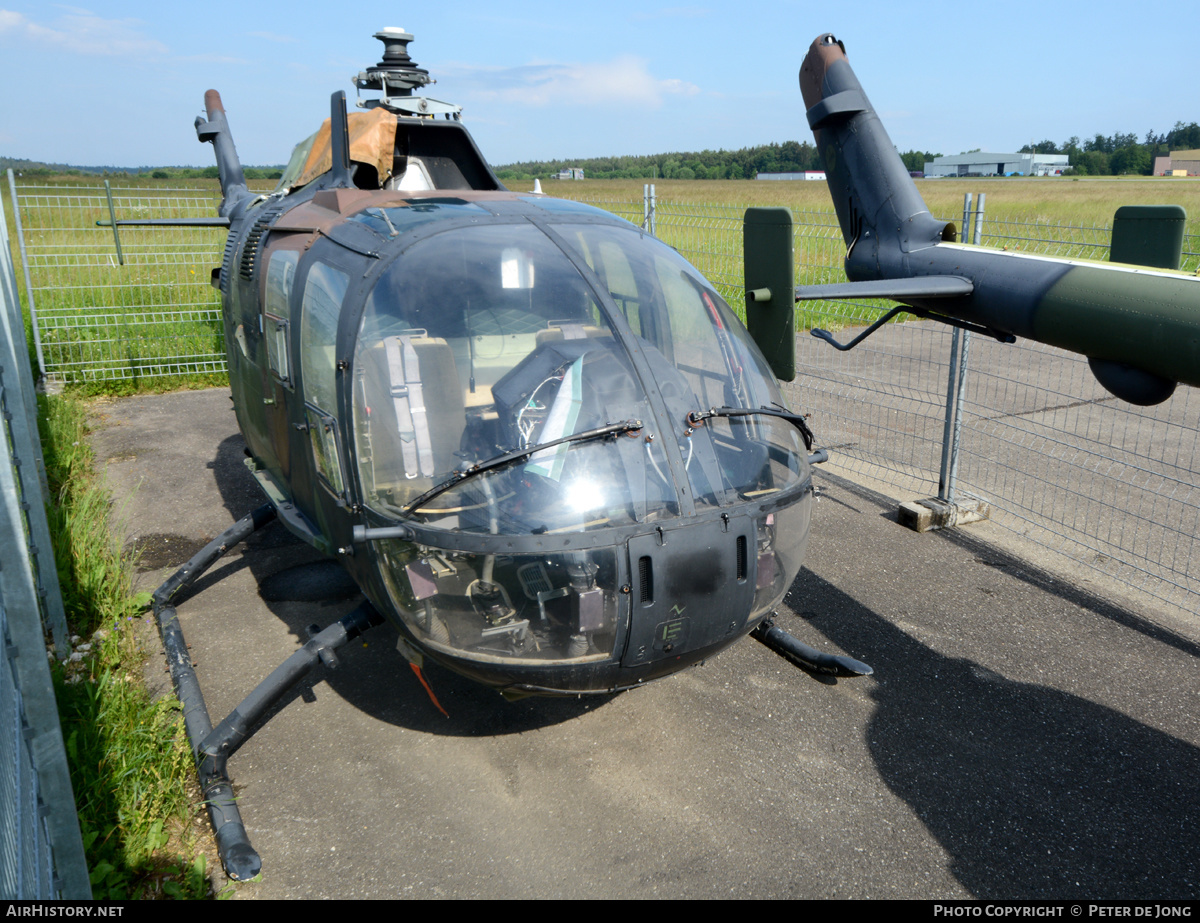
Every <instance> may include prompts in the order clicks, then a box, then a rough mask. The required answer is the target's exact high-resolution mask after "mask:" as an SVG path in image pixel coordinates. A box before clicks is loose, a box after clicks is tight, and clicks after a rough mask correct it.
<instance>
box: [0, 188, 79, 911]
mask: <svg viewBox="0 0 1200 923" xmlns="http://www.w3.org/2000/svg"><path fill="white" fill-rule="evenodd" d="M32 392H33V376H32V374H31V372H30V368H29V358H28V354H27V352H26V348H25V328H24V325H23V323H22V320H21V309H20V305H19V304H18V302H17V287H16V280H15V279H14V274H13V270H12V263H11V260H10V258H9V247H8V232H7V225H6V223H5V219H4V214H3V209H0V899H4V900H13V899H47V898H54V897H60V896H61V897H70V898H76V899H81V898H90V897H91V890H90V887H89V885H88V873H87V865H86V862H85V860H84V855H83V841H82V839H81V838H80V834H79V820H78V817H77V816H76V813H75V803H74V799H73V797H72V792H71V780H70V774H69V771H68V769H67V760H66V752H65V751H64V749H63V739H62V731H61V728H60V725H59V721H58V711H57V708H56V706H55V699H54V689H53V686H52V684H51V679H50V672H49V669H48V667H47V664H46V645H45V640H44V638H45V634H52V635H53V636H54V638H55V641H56V647H57V649H58V650H59V651H60V652H63V653H66V652H67V651H68V647H67V644H68V639H67V637H66V621H65V619H64V616H63V604H62V598H61V596H60V594H59V586H58V577H57V572H56V570H55V567H54V559H53V552H52V550H51V547H50V536H49V529H48V525H47V522H46V515H45V501H44V489H43V486H42V481H43V479H44V478H45V470H44V467H43V465H42V456H41V446H40V443H39V441H38V435H37V416H36V404H35V402H34V400H33V393H32Z"/></svg>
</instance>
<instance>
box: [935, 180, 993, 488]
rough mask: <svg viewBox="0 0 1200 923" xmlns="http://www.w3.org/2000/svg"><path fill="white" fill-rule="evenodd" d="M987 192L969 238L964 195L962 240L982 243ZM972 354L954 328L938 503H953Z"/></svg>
mask: <svg viewBox="0 0 1200 923" xmlns="http://www.w3.org/2000/svg"><path fill="white" fill-rule="evenodd" d="M986 196H987V193H986V192H981V193H979V205H978V206H977V207H976V209H975V228H974V234H973V235H972V234H971V193H969V192H968V193H966V194H964V195H963V237H964V240H965V238H967V237H970V238H971V240H970V243H973V244H975V245H976V246H978V245H979V242H980V241H981V240H982V239H983V210H984V201H985V197H986ZM970 354H971V331H969V330H959V329H958V328H957V327H955V328H954V333H953V334H952V335H951V337H950V373H949V375H948V376H947V378H946V416H945V420H944V422H943V426H942V467H941V471H940V472H939V474H938V499H939V500H945V501H946V502H947V503H953V502H954V482H955V481H956V480H957V478H958V450H959V445H960V442H961V436H962V402H963V394H964V393H965V392H966V387H967V360H968V358H969V356H970Z"/></svg>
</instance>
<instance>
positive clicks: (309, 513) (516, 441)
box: [117, 28, 871, 880]
mask: <svg viewBox="0 0 1200 923" xmlns="http://www.w3.org/2000/svg"><path fill="white" fill-rule="evenodd" d="M375 38H377V39H379V40H380V41H382V42H383V44H384V54H383V59H382V61H380V62H379V63H377V64H376V65H374V66H372V67H369V68H367V69H366V70H364V71H363V72H361V73H360V74H358V76H357V77H356V78H355V81H354V82H355V85H356V87H357V89H358V91H359V93H360V97H359V108H361V109H362V110H363V111H361V112H354V113H348V112H347V106H346V95H345V93H344V92H341V91H339V92H337V93H334V94H333V96H332V98H331V106H330V110H331V111H330V118H329V120H328V121H326V122H325V124H324V125H323V126H322V128H321V129H319V130H318V131H317V132H316V133H314V134H313V135H312V136H311V137H309V138H308V139H307V140H305V141H304V142H301V144H299V145H298V146H297V147H296V149H295V151H294V153H293V155H292V158H291V160H290V162H289V164H288V167H287V169H286V170H285V171H284V173H283V177H282V179H281V180H280V183H279V186H278V187H277V189H276V190H275V191H274V192H273V193H271V194H269V195H260V194H255V193H253V192H251V191H250V190H249V189H248V188H247V185H246V182H245V178H244V174H243V170H242V167H241V164H240V162H239V160H238V157H237V152H236V148H235V146H234V143H233V138H232V134H231V131H230V128H229V124H228V120H227V118H226V116H225V112H224V108H223V105H222V102H221V98H220V95H219V94H218V93H217V92H216V91H215V90H209V91H208V92H207V93H206V94H205V109H206V116H205V117H200V118H197V120H196V132H197V136H198V138H199V140H200V141H202V142H209V143H211V144H212V145H213V147H214V151H215V156H216V160H217V165H218V171H219V177H220V183H221V190H222V196H223V199H222V202H221V204H220V207H219V210H218V215H219V217H218V218H215V219H211V220H207V219H205V220H201V221H195V220H190V221H189V222H188V223H190V224H193V225H195V224H207V225H211V226H218V227H223V228H227V229H228V237H227V241H226V245H225V249H224V255H223V258H222V263H221V265H220V267H219V268H217V269H215V270H214V271H213V284H214V286H216V287H217V288H218V289H219V290H220V292H221V298H222V306H223V307H222V315H223V332H224V343H225V351H226V355H227V359H228V369H229V379H230V386H231V391H232V397H233V402H234V407H235V410H236V414H237V421H238V425H239V428H240V429H241V432H242V434H243V436H244V438H245V442H246V450H245V451H246V456H247V458H246V463H247V466H248V468H249V469H250V470H251V472H252V473H253V475H254V477H255V479H256V480H257V482H258V484H259V485H260V486H261V488H262V490H263V492H264V494H265V495H266V496H267V498H268V500H269V502H268V503H267V504H265V505H264V506H263V507H261V508H259V509H258V510H255V511H254V512H252V513H251V514H249V515H248V516H246V517H245V518H244V519H242V520H241V521H240V522H238V523H237V524H235V525H234V526H233V527H231V528H230V529H229V530H227V531H226V532H225V533H223V534H222V535H220V536H218V537H217V538H216V539H214V540H213V541H212V542H211V543H210V544H209V545H208V546H207V547H206V548H205V549H203V550H201V551H200V552H199V553H198V554H197V555H196V556H195V557H193V559H192V560H191V561H189V562H188V563H187V564H185V565H184V566H183V567H182V568H180V570H179V571H178V572H176V573H175V574H174V575H173V576H172V577H171V578H170V579H168V580H167V581H166V582H165V583H164V584H163V585H162V586H161V587H160V588H159V589H158V590H157V591H156V592H155V593H154V594H153V599H154V611H155V614H156V617H157V619H158V623H159V627H160V631H161V634H162V636H163V641H164V648H165V650H166V653H167V659H168V664H169V667H170V669H171V672H172V676H173V678H174V681H175V685H176V689H177V691H178V693H179V696H180V699H181V700H182V701H183V705H184V714H185V723H186V725H187V731H188V735H189V739H190V740H191V742H192V746H193V750H194V752H195V754H196V759H197V764H198V768H199V775H200V779H201V786H202V789H203V791H204V796H205V801H206V804H207V806H208V809H209V813H210V817H211V820H212V823H213V827H214V829H215V831H216V836H217V843H218V849H219V851H220V854H221V860H222V863H223V865H224V866H225V869H226V871H227V873H228V874H229V875H230V877H232V878H235V879H241V880H245V879H249V878H252V877H254V876H255V875H256V874H257V873H258V871H259V870H260V868H261V860H260V858H259V856H258V854H257V853H256V852H255V851H254V849H253V848H252V846H251V845H250V843H249V840H248V838H247V836H246V832H245V829H244V826H243V825H242V823H241V819H240V814H239V812H238V808H237V804H236V799H235V797H234V795H233V789H232V783H231V782H230V779H229V775H228V772H227V761H228V759H229V757H230V756H231V755H232V754H233V753H234V752H235V751H236V750H237V748H238V747H239V746H240V745H241V744H242V743H243V742H244V741H245V740H246V738H247V737H248V736H249V735H250V733H251V731H252V728H253V726H254V725H255V723H256V722H257V721H259V720H260V719H261V718H264V717H265V716H266V714H267V712H268V710H269V709H270V707H271V705H272V704H273V703H275V702H276V701H278V700H279V699H280V698H281V697H282V696H283V695H284V694H285V693H286V692H287V690H289V689H290V688H291V687H292V686H293V685H294V684H295V683H296V682H297V681H298V680H299V679H300V678H301V677H302V676H303V675H304V674H305V673H306V672H307V671H308V670H309V669H311V668H312V667H313V666H315V665H316V664H317V663H323V664H325V665H326V666H328V667H333V666H336V664H337V656H336V654H335V651H336V650H337V649H338V648H340V647H341V646H342V645H343V644H345V643H346V642H347V641H348V640H349V639H350V638H353V637H356V636H357V635H359V634H361V633H362V632H364V631H367V630H369V629H371V628H372V627H374V626H376V625H379V624H382V623H384V622H387V623H390V624H391V625H392V627H393V628H394V629H395V631H396V632H397V634H398V636H399V640H398V642H397V647H398V649H399V650H400V652H401V654H403V655H404V657H405V658H406V659H407V660H408V662H409V664H410V665H411V667H412V669H413V671H414V672H415V673H416V674H417V676H418V678H419V679H420V681H421V683H422V684H423V685H424V686H425V688H426V691H427V692H428V693H429V695H430V698H431V699H432V700H433V703H434V704H435V705H437V707H438V708H440V707H441V706H440V704H438V703H437V699H436V696H435V695H434V692H433V690H432V689H431V688H430V686H429V684H428V682H427V681H426V679H425V676H424V674H423V672H422V671H423V666H424V664H425V661H426V658H429V659H431V660H433V661H436V662H437V663H439V664H441V665H443V666H445V667H447V668H449V669H451V670H453V671H456V672H458V673H460V674H463V675H465V676H467V677H469V678H470V679H473V680H476V681H478V682H480V683H483V684H485V685H488V686H492V687H495V688H497V689H498V690H500V691H501V692H502V693H503V694H505V695H506V696H508V697H522V696H526V695H583V694H611V693H615V692H618V691H621V690H626V689H631V688H635V687H638V686H640V685H643V684H645V683H646V682H649V681H651V680H654V679H657V678H661V677H665V676H668V675H670V674H673V673H676V672H678V671H680V670H682V669H685V668H687V667H691V666H694V665H697V664H699V663H701V662H703V661H704V660H705V659H706V658H709V657H711V656H713V655H714V654H716V653H718V652H719V651H721V650H722V649H723V648H725V647H727V646H729V645H731V644H733V643H735V642H736V641H738V640H739V639H740V638H742V637H744V636H745V635H747V634H752V635H753V636H754V637H755V638H756V639H758V640H759V641H761V642H762V643H764V644H766V645H767V646H768V647H770V648H771V649H772V650H775V651H776V652H777V653H779V654H780V655H781V656H784V657H785V658H787V659H788V660H790V661H791V662H793V663H794V664H796V665H797V666H800V667H802V668H804V669H807V670H811V671H816V672H823V673H827V674H834V675H842V676H854V675H866V674H870V673H871V668H870V667H869V666H867V665H866V664H864V663H862V662H860V661H857V660H855V659H853V658H851V657H848V656H844V655H836V654H829V653H825V652H821V651H818V650H816V649H814V648H811V647H809V646H808V645H805V644H803V643H802V642H800V641H799V640H798V639H796V638H794V637H792V636H791V635H790V634H788V633H786V632H784V631H783V630H782V629H780V628H779V627H778V626H776V625H774V624H773V621H772V618H771V616H772V614H773V612H774V610H775V608H776V607H777V606H778V605H779V603H780V601H781V600H782V598H783V596H784V594H785V593H786V592H787V590H788V588H789V587H790V586H791V584H792V582H793V581H794V579H795V578H796V575H797V573H798V572H799V569H800V566H801V563H802V561H803V559H804V554H805V548H806V545H807V541H808V536H809V526H810V520H811V515H812V506H813V502H814V489H813V478H812V465H814V464H816V463H819V462H820V461H823V460H824V459H825V458H827V457H828V456H827V453H826V452H824V451H823V450H816V451H814V450H813V434H812V432H811V430H810V429H809V427H808V424H807V422H806V420H805V418H804V416H803V415H801V414H798V413H794V412H792V411H791V410H789V409H788V408H787V406H786V404H785V402H784V398H783V396H782V395H781V393H780V390H779V386H778V381H777V379H779V378H783V379H788V380H790V379H791V378H794V376H795V368H794V366H795V359H794V343H795V338H794V332H793V330H794V327H793V320H792V312H793V311H794V297H793V289H794V273H793V267H792V261H793V252H792V236H791V224H790V221H791V219H790V214H789V213H788V212H787V210H786V209H766V210H762V211H763V212H765V213H766V214H763V215H759V216H757V218H756V217H755V216H748V218H747V235H748V239H751V238H753V239H754V240H756V241H757V240H760V239H761V240H774V241H775V243H774V244H773V245H771V246H764V247H758V246H754V247H748V248H747V249H748V250H756V251H758V250H763V251H769V252H770V253H772V254H774V256H773V257H772V258H770V259H769V260H768V261H767V262H769V263H770V265H769V266H757V265H756V266H754V267H748V270H747V278H748V281H751V282H753V284H752V285H750V286H749V287H750V289H751V291H750V293H749V295H748V303H749V306H748V313H749V315H750V318H749V319H750V325H751V329H753V330H755V331H756V332H755V334H754V335H753V336H752V335H751V334H750V332H749V331H748V330H747V328H746V327H744V326H743V325H742V323H741V322H740V321H739V320H738V318H737V316H736V314H735V313H734V312H733V311H732V310H731V309H730V308H729V306H728V305H727V304H726V303H725V301H724V300H723V299H722V298H721V296H720V295H719V294H718V292H717V291H716V289H715V288H714V287H713V286H712V285H711V283H709V282H708V281H707V280H706V279H705V278H704V277H703V276H702V275H701V274H700V273H699V272H698V271H697V270H696V269H695V268H694V267H692V266H691V265H690V264H689V263H688V262H687V261H686V260H684V259H683V258H682V257H681V256H680V255H679V254H678V253H677V252H676V251H675V250H673V249H672V248H671V247H669V246H667V245H665V244H663V243H662V242H661V241H659V240H657V239H656V238H654V237H653V236H652V235H650V234H649V233H647V232H646V231H645V230H644V229H642V228H639V227H638V226H636V225H633V224H631V223H630V222H628V221H625V220H623V219H621V218H618V217H616V216H614V215H612V214H610V213H607V212H603V211H601V210H599V209H596V208H593V207H591V206H587V205H583V204H580V203H576V202H571V201H565V200H560V199H555V198H551V197H548V196H545V195H542V194H537V193H517V192H511V191H509V190H507V189H505V188H504V187H503V185H502V184H501V182H500V181H499V179H497V177H496V176H495V174H494V173H493V172H492V170H491V168H490V167H489V166H488V164H487V162H486V161H485V159H484V158H483V155H482V154H481V153H480V152H479V149H478V148H477V147H476V145H475V142H474V141H473V139H472V138H471V136H470V134H469V133H468V132H467V130H466V128H465V127H464V125H463V124H462V121H461V117H460V116H461V109H460V107H457V106H455V105H452V104H449V103H445V102H442V101H439V100H435V99H431V98H427V97H421V96H416V95H414V92H413V91H414V90H416V89H418V88H420V87H423V86H425V85H427V84H428V83H430V82H431V78H430V76H429V74H428V71H426V70H424V69H422V68H420V67H418V66H417V65H416V64H415V62H413V60H412V58H411V57H410V56H409V54H408V51H407V47H408V44H409V42H411V41H412V40H413V36H412V34H411V33H408V32H405V31H404V30H403V29H398V28H388V29H384V30H381V31H380V32H378V33H376V34H375ZM363 90H366V91H371V92H375V91H377V92H379V93H380V94H381V95H380V96H379V97H378V98H368V99H363V98H362V97H361V92H362V91H363ZM779 212H782V213H783V215H784V216H786V220H785V221H777V220H776V219H777V218H779V215H778V213H779ZM117 223H118V224H172V223H179V222H172V221H170V220H166V221H162V220H159V221H153V220H129V221H119V222H117ZM755 235H758V236H755ZM754 279H758V281H756V282H755V281H754ZM763 280H767V281H769V282H770V284H769V285H768V284H767V282H765V281H763ZM759 343H761V344H763V346H764V347H765V349H766V350H767V351H768V352H770V353H771V355H772V360H771V362H768V360H767V359H766V358H765V357H764V353H763V351H762V350H761V349H760V348H759ZM275 519H278V520H279V521H280V522H282V524H283V525H284V526H285V527H286V528H287V529H288V530H289V531H290V532H292V533H294V534H295V535H296V536H298V537H299V538H301V539H302V540H303V541H305V542H307V543H308V544H310V545H311V546H313V547H314V548H316V549H318V550H320V551H322V552H324V553H326V554H328V555H329V556H331V557H333V558H335V559H336V560H338V561H339V562H340V563H341V564H342V565H343V566H344V567H345V569H346V570H347V571H348V572H349V574H350V576H351V577H352V578H353V579H354V581H355V582H356V583H357V584H358V586H359V587H360V588H361V590H362V592H363V594H364V596H365V597H366V602H365V603H364V604H363V605H362V606H360V607H359V608H358V609H356V610H355V611H354V612H352V613H350V614H349V615H347V616H345V617H344V618H342V619H341V620H339V621H338V622H337V623H335V624H333V625H331V626H329V627H327V628H325V629H323V630H322V629H320V628H318V627H317V626H313V628H312V629H310V632H309V634H310V638H309V640H308V642H307V643H306V644H304V645H303V646H302V647H301V648H300V649H299V650H297V651H296V653H295V654H293V655H292V657H290V658H289V659H288V660H287V661H286V662H285V663H284V664H283V665H281V666H280V667H279V668H278V669H276V670H275V671H274V672H273V673H272V674H271V675H270V676H268V677H267V679H265V680H264V681H263V682H262V683H260V685H259V686H258V687H257V688H256V689H255V690H254V691H253V692H252V693H251V694H250V695H249V696H247V698H246V699H245V700H244V701H243V702H242V703H241V704H240V705H239V706H238V707H237V708H236V709H234V711H233V712H232V713H231V714H230V715H229V716H228V717H226V718H225V719H224V720H223V721H221V722H220V723H219V724H217V726H216V727H214V726H213V724H212V723H211V721H210V718H209V716H208V713H207V709H206V707H205V705H204V699H203V694H202V692H201V691H200V688H199V684H198V682H197V681H196V677H195V673H194V670H193V669H192V664H191V658H190V655H189V654H188V652H187V645H186V642H185V640H184V638H183V634H182V630H181V629H180V626H179V622H178V618H177V615H176V609H175V602H174V601H175V599H176V597H177V596H178V595H179V594H180V593H181V592H182V591H183V590H185V589H186V588H188V587H189V586H190V585H192V584H193V583H194V582H195V580H196V579H197V578H198V577H199V576H200V575H201V574H202V573H204V571H205V570H207V569H208V568H209V567H210V566H211V565H212V564H213V563H214V562H215V561H216V560H217V559H218V558H219V557H220V556H221V555H222V554H223V553H224V552H225V551H227V550H228V549H229V548H232V547H233V546H235V545H236V544H237V543H238V542H240V541H241V540H242V539H244V538H246V537H247V536H248V535H250V534H251V533H252V532H253V531H254V530H256V529H258V528H261V527H262V526H264V525H266V524H267V523H269V522H271V521H273V520H275Z"/></svg>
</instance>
